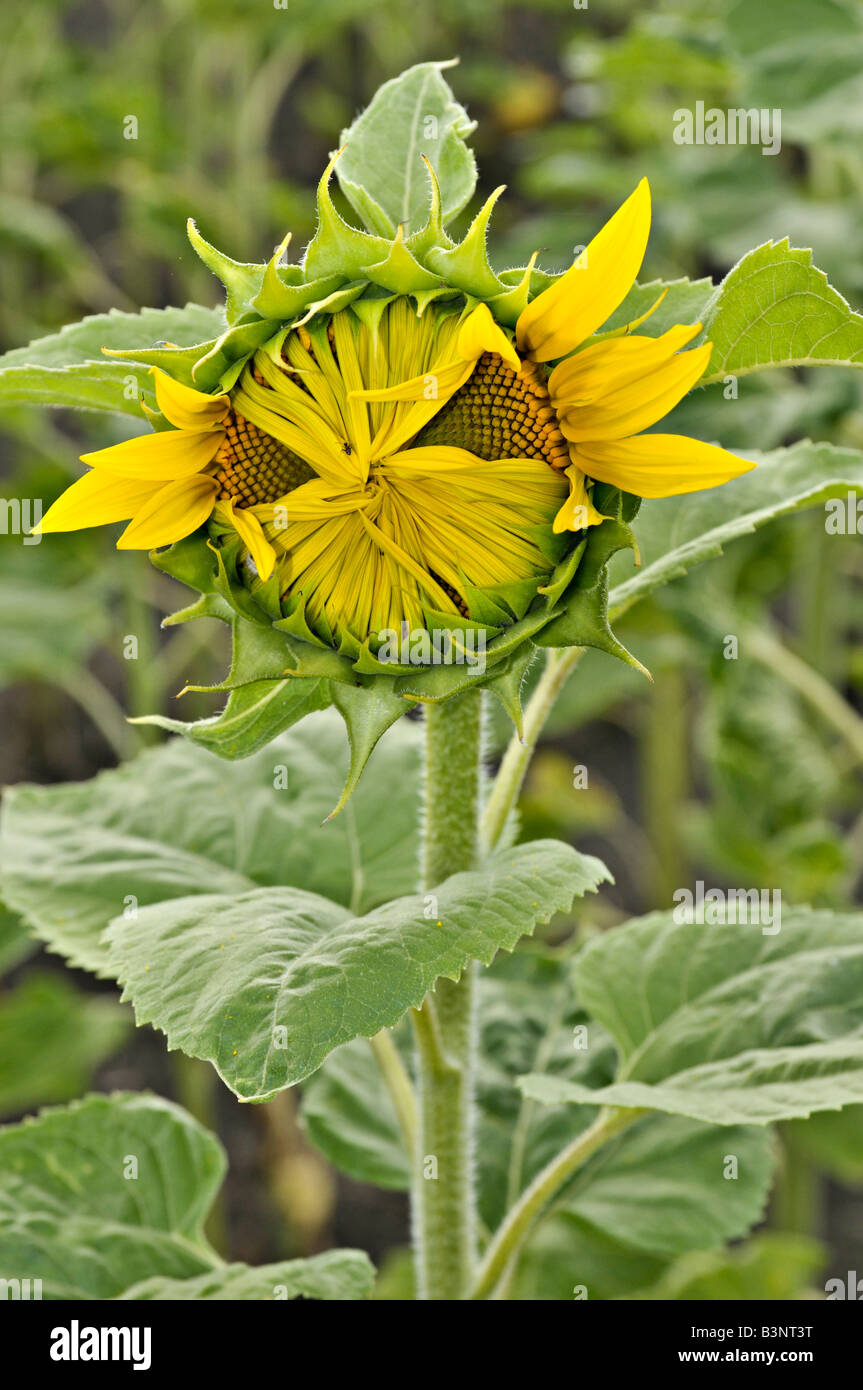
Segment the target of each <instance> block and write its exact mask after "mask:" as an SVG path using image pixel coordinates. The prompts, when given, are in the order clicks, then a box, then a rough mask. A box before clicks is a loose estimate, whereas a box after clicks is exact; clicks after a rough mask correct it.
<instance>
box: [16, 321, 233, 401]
mask: <svg viewBox="0 0 863 1390" xmlns="http://www.w3.org/2000/svg"><path fill="white" fill-rule="evenodd" d="M224 326H225V319H224V314H223V312H222V310H221V309H206V308H204V307H203V305H200V304H187V305H186V306H185V308H183V309H142V310H141V311H140V313H137V314H128V313H121V312H120V311H119V310H117V309H112V310H111V312H110V313H108V314H93V315H92V316H90V317H89V318H85V319H82V320H81V321H80V323H75V324H71V325H69V327H67V328H62V329H61V330H60V332H59V333H52V334H50V335H49V336H48V337H45V338H37V339H36V340H35V341H34V342H32V343H29V344H28V345H27V347H21V348H13V350H12V351H11V352H7V353H5V354H4V356H2V357H0V404H4V405H12V404H13V403H20V402H26V403H31V404H39V405H58V406H60V405H62V406H74V407H78V408H80V409H87V410H109V411H114V412H117V413H118V414H123V415H134V416H135V417H136V418H137V419H142V416H141V396H144V398H145V399H146V400H147V403H148V404H150V405H153V404H154V403H155V402H154V396H153V377H152V374H151V372H150V370H149V368H147V367H144V366H141V365H138V364H136V363H134V362H117V361H112V360H111V359H110V358H108V357H105V356H103V354H102V348H103V347H104V348H112V349H114V348H119V349H125V348H142V349H146V348H151V347H153V346H154V345H155V344H157V343H159V342H162V341H169V342H171V343H176V344H177V346H178V347H190V346H192V345H193V344H196V343H202V342H207V341H209V340H210V339H212V338H216V337H218V336H219V335H220V334H221V333H222V332H223V331H224Z"/></svg>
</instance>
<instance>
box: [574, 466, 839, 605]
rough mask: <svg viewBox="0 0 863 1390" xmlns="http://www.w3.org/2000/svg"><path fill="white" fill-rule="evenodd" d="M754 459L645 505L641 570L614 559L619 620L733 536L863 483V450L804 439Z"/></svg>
mask: <svg viewBox="0 0 863 1390" xmlns="http://www.w3.org/2000/svg"><path fill="white" fill-rule="evenodd" d="M748 457H749V458H752V459H755V460H756V461H757V463H758V467H757V468H755V469H754V470H753V471H752V472H751V473H746V474H745V475H744V476H743V477H742V478H735V479H734V480H733V482H730V483H726V484H725V486H724V487H721V488H714V489H713V490H712V491H709V492H698V493H691V494H688V495H686V496H682V497H668V498H663V499H662V500H661V501H648V502H644V503H642V507H641V511H640V512H639V515H638V517H637V519H636V521H635V522H634V523H633V530H634V532H635V536H636V540H637V541H638V547H639V550H640V552H641V560H642V563H641V568H640V570H639V571H638V573H637V574H635V575H633V576H632V578H623V577H622V576H623V575H624V574H625V573H626V570H625V568H624V565H623V564H621V562H620V561H617V562H615V564H614V570H613V577H617V578H618V579H619V581H620V582H618V583H617V584H616V585H615V586H614V587H613V588H612V590H611V594H610V597H609V612H610V613H611V616H612V618H614V617H619V616H620V614H621V613H624V612H625V611H626V609H627V608H630V607H631V606H632V604H633V603H636V602H637V601H638V600H639V599H641V598H644V596H645V595H646V594H649V593H650V592H651V591H652V590H653V589H656V588H658V587H659V586H660V585H662V584H667V583H668V582H669V580H672V579H677V578H679V576H681V575H683V574H686V572H687V571H688V570H689V569H691V568H692V567H693V565H697V564H701V563H702V561H704V560H709V559H712V558H713V557H714V556H716V555H721V554H722V550H723V547H724V546H725V545H726V544H727V543H728V542H729V541H733V540H736V539H737V538H738V537H739V536H746V535H750V534H751V533H752V532H753V531H756V530H757V529H758V528H759V527H761V526H764V525H766V524H767V522H769V521H773V520H775V519H776V518H777V517H780V516H785V515H787V514H788V513H789V512H795V511H799V510H801V509H802V508H804V507H816V506H818V505H819V504H821V503H823V502H824V501H825V500H826V498H828V497H831V496H844V495H845V494H846V493H847V492H848V490H849V488H860V487H863V453H861V452H860V451H859V450H856V449H840V448H837V447H836V446H835V445H833V444H815V443H813V442H812V441H811V440H803V441H802V442H801V443H800V444H794V445H792V447H791V448H789V449H774V450H773V451H772V452H771V453H768V454H760V455H759V454H757V453H755V452H750V453H749V454H748ZM599 529H600V531H604V530H605V526H604V525H603V526H602V527H600V528H599Z"/></svg>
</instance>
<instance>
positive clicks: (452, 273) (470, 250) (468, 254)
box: [426, 184, 505, 300]
mask: <svg viewBox="0 0 863 1390" xmlns="http://www.w3.org/2000/svg"><path fill="white" fill-rule="evenodd" d="M504 188H505V184H501V186H500V188H496V189H495V191H494V192H493V193H492V194H491V196H490V197H489V198H488V199H486V201H485V203H484V204H483V206H482V207H481V208H480V210H479V212H478V213H477V215H476V217H475V218H474V220H473V222H472V223H471V225H470V227H469V228H468V233H467V236H466V237H465V239H464V241H462V242H459V244H458V246H453V247H452V248H451V249H450V248H447V247H443V246H438V247H432V248H430V249H429V251H428V252H427V254H426V262H427V263H428V265H430V266H431V268H432V270H434V271H436V272H437V273H438V275H440V277H441V279H443V280H445V281H446V282H447V284H450V285H455V286H456V287H457V289H460V290H463V291H464V292H465V293H466V294H471V295H475V296H476V297H477V298H480V299H484V300H488V299H490V298H493V297H494V296H495V295H498V294H500V293H501V291H502V290H503V288H504V286H503V285H502V284H501V282H500V280H499V279H498V277H497V276H496V275H495V273H494V271H493V270H492V268H491V265H490V264H489V259H488V251H487V250H486V241H487V237H488V220H489V218H490V217H491V213H492V208H493V207H494V205H495V203H496V202H497V200H498V198H499V197H500V195H501V193H502V192H503V190H504Z"/></svg>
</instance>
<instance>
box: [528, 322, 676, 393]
mask: <svg viewBox="0 0 863 1390" xmlns="http://www.w3.org/2000/svg"><path fill="white" fill-rule="evenodd" d="M700 331H701V324H700V323H689V324H680V323H678V324H675V325H674V327H673V328H669V329H668V331H667V332H666V333H663V334H661V335H660V337H658V338H647V337H645V336H644V335H643V334H638V333H633V334H632V335H631V336H630V337H628V338H604V339H603V340H602V341H601V342H598V343H591V344H590V346H589V347H586V348H582V350H581V352H577V353H575V355H574V356H573V357H567V358H566V359H565V360H564V361H563V362H559V363H558V364H557V366H556V367H555V368H554V370H553V371H552V373H551V375H550V376H549V378H548V393H549V397H550V399H551V403H552V405H553V406H554V408H555V410H557V411H561V410H567V409H568V408H569V407H570V406H573V405H586V404H587V403H588V402H593V401H598V400H601V399H602V398H603V397H604V396H607V395H608V394H609V392H611V391H616V390H617V389H618V388H619V387H622V386H629V385H631V384H632V383H633V382H637V381H639V380H640V378H641V377H643V376H646V375H647V374H648V373H649V372H653V371H655V370H656V369H657V368H658V367H661V366H663V364H664V363H666V362H667V361H668V360H669V359H670V358H671V357H673V356H674V354H675V353H676V352H679V351H680V349H681V348H683V347H685V346H686V344H687V343H689V342H691V340H692V339H693V338H694V337H695V336H696V334H697V333H699V332H700Z"/></svg>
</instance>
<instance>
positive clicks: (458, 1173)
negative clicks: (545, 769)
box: [413, 691, 482, 1300]
mask: <svg viewBox="0 0 863 1390" xmlns="http://www.w3.org/2000/svg"><path fill="white" fill-rule="evenodd" d="M481 743H482V703H481V695H480V693H479V691H469V692H467V693H466V694H464V695H461V696H459V697H457V698H455V699H452V700H448V701H446V702H444V703H443V704H440V705H430V706H429V707H428V709H427V711H426V765H425V821H424V836H423V887H424V888H425V889H427V890H429V901H430V906H431V908H432V916H431V918H430V921H429V930H430V931H434V930H435V923H436V920H437V918H436V913H437V905H436V904H435V903H434V901H433V897H434V894H433V891H432V890H433V889H434V888H435V887H436V885H437V884H438V883H440V882H441V881H442V880H443V879H445V878H447V877H449V875H450V874H455V873H459V872H461V871H462V870H465V869H470V868H472V867H473V865H474V863H475V860H476V854H477V838H478V821H479V791H480V755H481ZM475 975H476V971H475V967H474V966H473V965H469V966H468V967H467V968H466V969H465V971H464V973H463V975H462V977H461V979H460V980H458V981H457V982H455V981H452V980H446V979H441V980H438V982H437V986H436V988H435V990H434V993H433V995H428V996H427V997H426V999H425V1001H424V1003H423V1005H422V1008H420V1009H416V1010H414V1013H413V1019H414V1030H415V1034H416V1042H417V1076H418V1080H419V1093H420V1105H419V1136H418V1137H419V1143H418V1146H417V1151H416V1157H415V1162H414V1182H413V1225H414V1243H415V1255H416V1271H417V1296H418V1298H420V1299H430V1300H456V1299H461V1298H464V1297H465V1296H466V1293H467V1290H468V1288H469V1286H470V1281H471V1278H472V1277H473V1270H474V1265H475V1262H476V1205H475V1197H474V1184H473V1125H474V1115H473V1111H474V1095H473V1092H474V1054H475V1021H476V1020H475Z"/></svg>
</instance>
